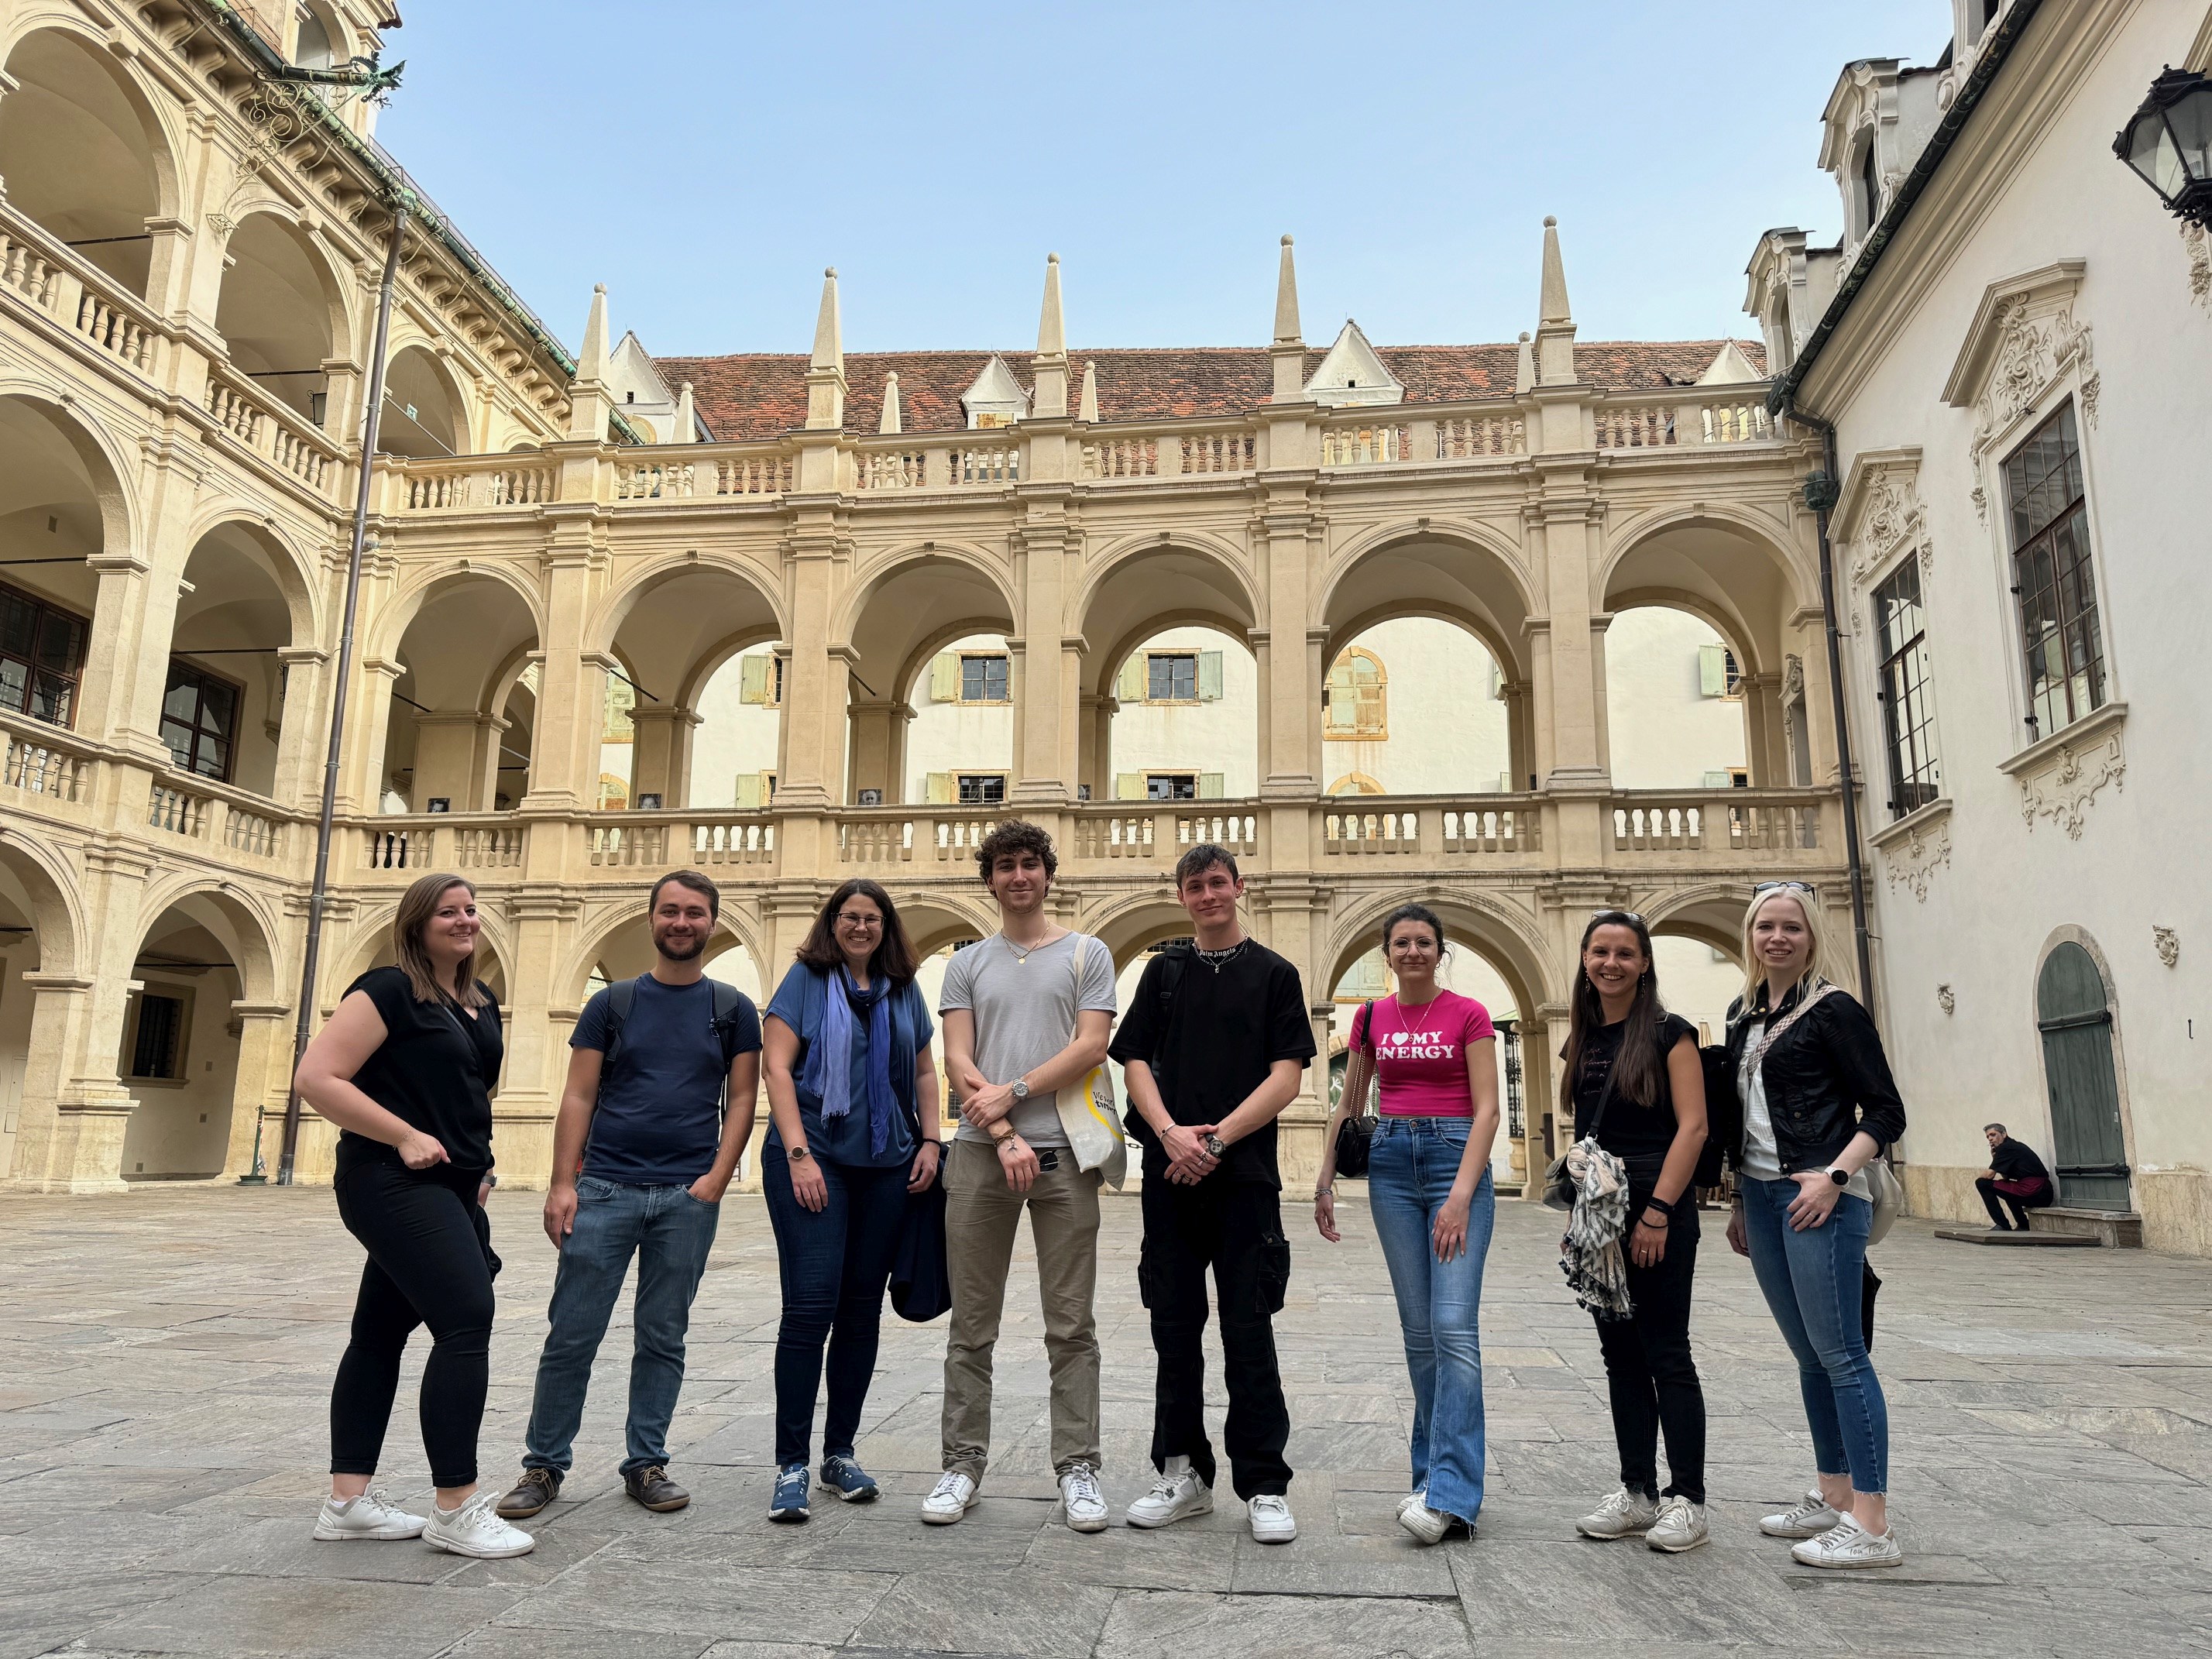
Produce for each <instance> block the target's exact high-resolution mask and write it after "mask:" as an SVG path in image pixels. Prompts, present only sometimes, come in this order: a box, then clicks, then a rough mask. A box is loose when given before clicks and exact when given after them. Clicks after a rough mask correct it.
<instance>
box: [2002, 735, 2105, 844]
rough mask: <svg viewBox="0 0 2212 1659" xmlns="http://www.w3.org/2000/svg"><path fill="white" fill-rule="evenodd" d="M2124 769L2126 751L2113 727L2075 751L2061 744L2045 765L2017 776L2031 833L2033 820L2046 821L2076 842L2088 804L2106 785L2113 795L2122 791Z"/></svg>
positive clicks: (2022, 804) (2023, 810) (2072, 746)
mask: <svg viewBox="0 0 2212 1659" xmlns="http://www.w3.org/2000/svg"><path fill="white" fill-rule="evenodd" d="M2127 770H2128V757H2127V751H2126V750H2125V749H2124V747H2123V746H2122V744H2121V741H2120V732H2119V728H2118V727H2117V726H2115V727H2113V728H2112V730H2111V731H2110V732H2108V733H2107V734H2106V735H2105V736H2104V737H2103V738H2101V739H2095V740H2092V741H2091V742H2090V743H2088V744H2086V745H2084V746H2083V747H2081V748H2079V749H2077V748H2075V746H2074V745H2073V744H2060V745H2059V746H2058V747H2057V749H2056V750H2053V751H2052V753H2051V757H2049V759H2048V761H2047V762H2046V763H2045V765H2043V766H2041V767H2039V768H2038V769H2036V770H2035V771H2033V772H2031V773H2025V774H2023V775H2021V780H2020V795H2021V817H2024V818H2025V819H2027V827H2028V828H2029V829H2031V830H2033V829H2034V828H2035V821H2036V819H2038V818H2049V819H2050V820H2051V822H2052V823H2055V824H2057V826H2058V827H2059V828H2060V829H2063V830H2064V831H2065V832H2066V835H2067V838H2068V839H2069V841H2079V840H2081V826H2082V824H2083V823H2084V822H2086V821H2087V817H2088V813H2089V805H2090V803H2091V802H2093V800H2095V799H2097V796H2098V794H2099V793H2100V792H2101V791H2102V790H2103V788H2104V787H2105V786H2106V784H2108V783H2109V784H2111V785H2112V788H2113V790H2114V792H2115V793H2118V791H2120V790H2122V789H2124V788H2125V787H2127Z"/></svg>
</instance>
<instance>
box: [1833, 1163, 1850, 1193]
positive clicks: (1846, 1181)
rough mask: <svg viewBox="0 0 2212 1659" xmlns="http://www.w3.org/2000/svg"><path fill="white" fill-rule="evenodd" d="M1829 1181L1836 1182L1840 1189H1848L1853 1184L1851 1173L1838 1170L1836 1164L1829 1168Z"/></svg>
mask: <svg viewBox="0 0 2212 1659" xmlns="http://www.w3.org/2000/svg"><path fill="white" fill-rule="evenodd" d="M1828 1179H1829V1180H1831V1181H1832V1182H1835V1183H1836V1185H1838V1187H1848V1186H1850V1184H1851V1172H1850V1170H1843V1169H1838V1168H1837V1167H1836V1166H1835V1165H1834V1164H1830V1165H1829V1166H1828Z"/></svg>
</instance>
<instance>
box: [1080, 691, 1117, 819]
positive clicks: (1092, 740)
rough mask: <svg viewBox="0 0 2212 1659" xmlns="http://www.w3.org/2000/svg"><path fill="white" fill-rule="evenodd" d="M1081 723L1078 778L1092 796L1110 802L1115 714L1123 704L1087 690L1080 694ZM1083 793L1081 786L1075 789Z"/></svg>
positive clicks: (1112, 781) (1112, 796) (1112, 790)
mask: <svg viewBox="0 0 2212 1659" xmlns="http://www.w3.org/2000/svg"><path fill="white" fill-rule="evenodd" d="M1079 702H1080V709H1081V714H1080V724H1079V727H1078V742H1077V747H1076V757H1075V781H1076V782H1077V784H1078V785H1079V786H1088V787H1089V788H1090V791H1091V799H1093V800H1095V801H1107V800H1111V799H1114V765H1113V753H1114V714H1115V710H1116V709H1117V708H1120V707H1121V705H1120V704H1119V703H1117V702H1115V700H1114V699H1113V698H1112V697H1110V696H1106V695H1104V694H1103V693H1100V692H1097V691H1084V692H1080V693H1079ZM1076 793H1078V794H1080V793H1082V789H1081V788H1080V787H1079V788H1078V790H1077V792H1076Z"/></svg>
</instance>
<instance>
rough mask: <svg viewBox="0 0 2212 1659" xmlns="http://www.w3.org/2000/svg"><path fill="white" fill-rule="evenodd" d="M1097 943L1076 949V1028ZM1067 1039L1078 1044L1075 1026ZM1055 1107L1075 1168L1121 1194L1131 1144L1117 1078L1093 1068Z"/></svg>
mask: <svg viewBox="0 0 2212 1659" xmlns="http://www.w3.org/2000/svg"><path fill="white" fill-rule="evenodd" d="M1093 945H1097V940H1096V939H1090V938H1085V939H1084V940H1083V941H1082V943H1081V944H1079V945H1077V946H1076V948H1075V1010H1076V1018H1075V1021H1074V1024H1076V1025H1079V1024H1081V1023H1082V1019H1083V971H1084V969H1085V965H1086V964H1088V963H1089V962H1090V960H1091V946H1093ZM1101 948H1102V949H1103V946H1102V947H1101ZM1067 1040H1068V1041H1069V1042H1074V1041H1075V1031H1074V1029H1073V1026H1071V1028H1070V1030H1069V1031H1068V1034H1067ZM1053 1104H1054V1107H1055V1108H1056V1109H1058V1111H1059V1113H1060V1128H1061V1130H1062V1131H1063V1132H1064V1133H1066V1136H1067V1145H1068V1147H1069V1150H1071V1151H1072V1152H1074V1154H1075V1167H1076V1168H1078V1169H1079V1170H1097V1171H1098V1172H1099V1174H1100V1175H1101V1176H1103V1177H1104V1178H1105V1182H1106V1184H1107V1185H1108V1186H1109V1187H1111V1188H1114V1189H1115V1191H1116V1192H1119V1191H1120V1190H1121V1183H1122V1182H1123V1181H1125V1180H1127V1178H1128V1174H1129V1143H1128V1142H1127V1139H1124V1138H1123V1136H1122V1133H1121V1113H1120V1112H1119V1111H1117V1110H1116V1109H1115V1101H1114V1079H1113V1078H1112V1077H1111V1076H1110V1075H1109V1073H1108V1072H1107V1070H1106V1067H1105V1066H1103V1065H1099V1066H1092V1067H1091V1072H1090V1074H1089V1075H1088V1076H1086V1077H1085V1079H1083V1080H1082V1081H1081V1082H1080V1083H1077V1084H1072V1085H1069V1086H1068V1087H1066V1088H1065V1089H1061V1090H1060V1091H1057V1092H1055V1093H1054V1096H1053Z"/></svg>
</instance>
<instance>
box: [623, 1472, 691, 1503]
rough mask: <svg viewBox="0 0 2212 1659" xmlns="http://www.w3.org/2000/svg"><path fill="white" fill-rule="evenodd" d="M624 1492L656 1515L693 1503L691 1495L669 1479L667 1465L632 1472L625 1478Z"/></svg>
mask: <svg viewBox="0 0 2212 1659" xmlns="http://www.w3.org/2000/svg"><path fill="white" fill-rule="evenodd" d="M623 1491H624V1492H628V1493H629V1495H630V1496H631V1497H632V1498H635V1499H637V1501H638V1502H639V1503H641V1504H644V1505H645V1507H646V1508H647V1509H649V1510H652V1511H653V1513H654V1514H655V1515H665V1514H667V1513H668V1511H669V1510H680V1509H682V1508H683V1507H684V1505H685V1504H688V1503H690V1501H691V1494H690V1492H686V1491H684V1488H683V1487H681V1486H678V1485H677V1484H676V1483H675V1482H674V1481H673V1480H670V1479H669V1478H668V1466H667V1465H666V1464H665V1463H650V1464H647V1466H646V1467H645V1468H641V1469H633V1470H631V1471H630V1472H629V1474H626V1475H624V1476H623Z"/></svg>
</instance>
